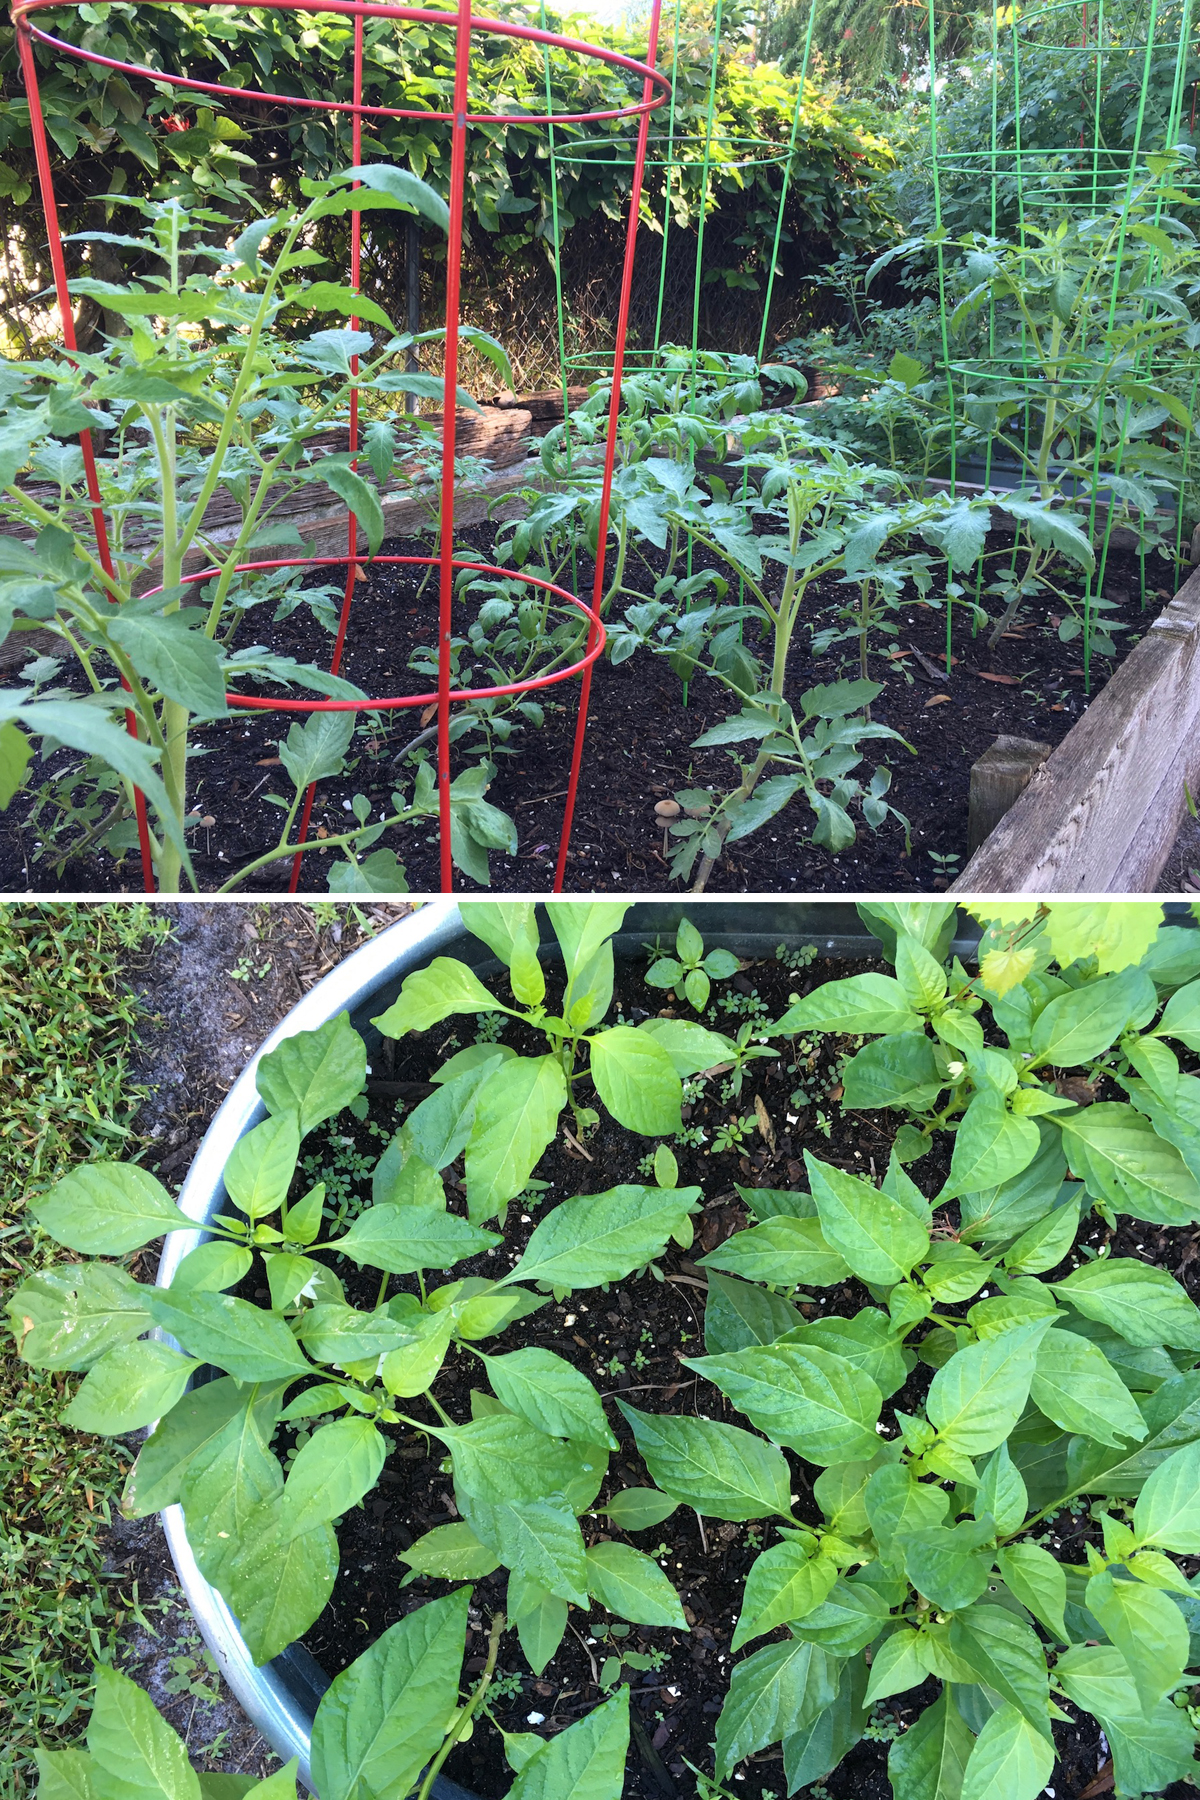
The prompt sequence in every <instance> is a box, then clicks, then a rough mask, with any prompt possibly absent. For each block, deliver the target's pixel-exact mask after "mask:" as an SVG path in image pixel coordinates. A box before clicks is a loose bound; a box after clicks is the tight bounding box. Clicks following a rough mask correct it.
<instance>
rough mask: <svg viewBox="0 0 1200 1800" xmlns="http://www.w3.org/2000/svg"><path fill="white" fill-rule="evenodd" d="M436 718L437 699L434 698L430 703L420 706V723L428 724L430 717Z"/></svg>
mask: <svg viewBox="0 0 1200 1800" xmlns="http://www.w3.org/2000/svg"><path fill="white" fill-rule="evenodd" d="M436 718H437V701H436V700H434V701H433V702H432V704H431V705H429V706H423V707H422V708H421V723H422V725H428V724H429V721H430V720H431V719H436Z"/></svg>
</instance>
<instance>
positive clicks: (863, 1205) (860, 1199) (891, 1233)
mask: <svg viewBox="0 0 1200 1800" xmlns="http://www.w3.org/2000/svg"><path fill="white" fill-rule="evenodd" d="M804 1161H805V1166H806V1167H807V1169H808V1177H809V1183H810V1186H811V1188H812V1196H813V1199H814V1200H815V1201H816V1203H817V1211H818V1213H819V1215H820V1220H821V1231H822V1233H823V1234H824V1236H825V1238H826V1240H827V1242H828V1243H830V1244H831V1245H832V1246H833V1248H834V1249H835V1250H837V1251H839V1252H840V1254H841V1255H842V1256H843V1257H844V1259H845V1261H846V1263H847V1264H848V1265H849V1267H850V1269H851V1271H852V1272H853V1273H854V1274H855V1275H857V1276H858V1277H859V1279H860V1280H861V1281H868V1282H872V1283H874V1284H875V1285H877V1286H879V1287H891V1286H893V1285H894V1284H895V1283H896V1282H897V1281H902V1280H903V1279H904V1277H905V1276H906V1275H907V1274H908V1272H909V1270H910V1269H911V1268H912V1266H913V1264H914V1263H916V1262H919V1261H920V1260H921V1259H922V1258H923V1257H924V1255H925V1253H926V1252H927V1250H928V1249H929V1233H928V1231H927V1230H926V1228H925V1226H924V1224H923V1223H922V1221H921V1219H920V1218H918V1217H916V1216H915V1215H914V1213H913V1212H912V1211H911V1210H910V1209H909V1208H908V1207H906V1206H903V1205H901V1204H900V1202H899V1201H897V1200H895V1199H893V1198H892V1197H891V1196H890V1195H888V1194H886V1193H881V1192H879V1191H878V1190H876V1188H875V1187H873V1186H872V1184H871V1183H870V1182H868V1181H862V1180H860V1179H859V1177H858V1176H857V1175H850V1174H847V1173H846V1172H845V1171H844V1170H842V1169H836V1168H834V1167H833V1166H832V1164H830V1163H823V1162H819V1161H818V1160H817V1158H816V1157H815V1156H813V1155H812V1153H811V1152H810V1151H808V1150H806V1151H805V1153H804ZM760 1229H761V1227H760Z"/></svg>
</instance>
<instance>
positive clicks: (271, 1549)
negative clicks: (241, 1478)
mask: <svg viewBox="0 0 1200 1800" xmlns="http://www.w3.org/2000/svg"><path fill="white" fill-rule="evenodd" d="M190 1535H191V1527H190V1525H189V1536H190ZM337 1572H338V1542H337V1538H336V1537H335V1535H334V1532H333V1527H332V1526H331V1525H318V1526H315V1527H314V1529H313V1530H312V1531H308V1532H305V1533H304V1535H303V1536H302V1537H297V1538H293V1539H291V1541H290V1542H289V1543H284V1544H281V1543H280V1541H279V1497H278V1496H277V1495H276V1496H275V1497H274V1499H271V1500H268V1501H266V1502H264V1503H263V1505H262V1506H261V1507H260V1508H258V1509H257V1510H256V1511H255V1512H254V1513H252V1514H251V1516H250V1520H249V1523H248V1526H247V1530H246V1541H245V1544H244V1547H243V1549H242V1551H241V1553H240V1554H238V1555H236V1556H235V1557H234V1558H233V1559H232V1561H231V1563H230V1564H228V1565H227V1566H225V1568H224V1569H223V1571H222V1576H221V1584H220V1585H221V1592H222V1594H223V1595H224V1597H225V1599H226V1600H228V1602H229V1604H230V1606H231V1607H232V1609H233V1611H234V1613H235V1614H236V1615H237V1621H238V1625H239V1626H240V1628H241V1633H242V1637H243V1638H244V1639H245V1642H246V1647H247V1649H248V1650H249V1651H250V1654H251V1656H252V1657H253V1658H254V1661H255V1663H256V1664H257V1665H258V1666H259V1667H260V1668H261V1667H262V1665H263V1663H267V1662H270V1661H271V1659H272V1657H275V1656H278V1655H279V1654H280V1652H281V1651H283V1650H286V1649H287V1647H288V1645H289V1644H294V1643H295V1642H296V1640H297V1638H300V1637H303V1635H304V1633H305V1632H306V1631H307V1630H308V1628H309V1626H310V1625H312V1624H313V1622H314V1621H315V1620H316V1619H318V1618H319V1617H320V1615H321V1614H322V1613H323V1612H324V1610H325V1607H326V1606H327V1605H328V1602H329V1596H330V1595H331V1594H332V1592H333V1584H334V1581H335V1580H336V1578H337Z"/></svg>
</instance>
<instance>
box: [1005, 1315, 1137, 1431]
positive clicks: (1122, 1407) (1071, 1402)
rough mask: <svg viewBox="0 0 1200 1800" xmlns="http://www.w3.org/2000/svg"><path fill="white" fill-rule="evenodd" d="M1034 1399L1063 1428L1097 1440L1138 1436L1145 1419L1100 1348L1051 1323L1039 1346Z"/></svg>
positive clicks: (1032, 1397)
mask: <svg viewBox="0 0 1200 1800" xmlns="http://www.w3.org/2000/svg"><path fill="white" fill-rule="evenodd" d="M1029 1398H1030V1399H1031V1400H1032V1401H1033V1404H1034V1405H1035V1406H1036V1407H1038V1408H1039V1409H1040V1410H1041V1411H1042V1412H1044V1413H1045V1415H1046V1417H1047V1418H1048V1419H1053V1421H1054V1423H1055V1424H1056V1425H1058V1426H1060V1427H1061V1429H1062V1430H1063V1431H1069V1432H1080V1433H1082V1435H1083V1436H1084V1437H1089V1438H1093V1439H1094V1440H1095V1441H1096V1442H1097V1443H1099V1444H1118V1443H1120V1441H1121V1439H1122V1438H1133V1439H1135V1440H1138V1441H1140V1440H1141V1439H1142V1438H1144V1437H1145V1435H1146V1424H1145V1421H1144V1419H1143V1418H1142V1415H1141V1413H1140V1412H1139V1411H1138V1409H1137V1407H1136V1405H1135V1404H1134V1401H1133V1397H1132V1395H1131V1394H1130V1392H1129V1389H1128V1388H1127V1387H1126V1386H1125V1383H1124V1382H1123V1381H1122V1380H1121V1377H1120V1376H1119V1375H1118V1374H1117V1372H1116V1370H1115V1369H1114V1368H1113V1367H1112V1365H1111V1364H1110V1363H1109V1361H1108V1358H1107V1357H1106V1356H1105V1354H1104V1352H1103V1351H1102V1350H1100V1349H1099V1348H1098V1347H1097V1346H1096V1345H1095V1344H1090V1343H1089V1342H1088V1340H1087V1339H1086V1338H1084V1337H1080V1336H1079V1334H1078V1333H1077V1332H1074V1331H1059V1330H1057V1329H1055V1327H1053V1326H1051V1328H1050V1330H1049V1331H1048V1332H1047V1333H1046V1335H1045V1337H1044V1338H1043V1339H1042V1341H1041V1343H1040V1344H1039V1345H1038V1353H1037V1371H1036V1373H1035V1374H1034V1377H1033V1382H1032V1384H1031V1386H1030V1390H1029Z"/></svg>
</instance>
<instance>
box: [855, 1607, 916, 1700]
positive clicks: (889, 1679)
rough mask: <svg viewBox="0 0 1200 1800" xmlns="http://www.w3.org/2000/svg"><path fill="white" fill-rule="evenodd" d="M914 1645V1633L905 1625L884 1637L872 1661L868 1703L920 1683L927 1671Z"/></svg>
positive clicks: (901, 1691) (906, 1690)
mask: <svg viewBox="0 0 1200 1800" xmlns="http://www.w3.org/2000/svg"><path fill="white" fill-rule="evenodd" d="M917 1645H918V1639H917V1634H916V1632H915V1631H912V1630H910V1629H909V1628H908V1627H907V1626H905V1627H903V1628H902V1629H901V1630H899V1631H894V1632H893V1633H892V1635H891V1637H889V1638H885V1639H884V1641H883V1643H882V1644H880V1646H879V1649H878V1650H877V1651H876V1652H875V1660H874V1662H873V1663H872V1664H871V1679H870V1681H869V1683H868V1684H867V1693H866V1700H865V1704H866V1705H867V1706H873V1705H874V1703H875V1701H876V1700H887V1699H889V1698H890V1697H891V1696H892V1695H893V1694H906V1693H907V1692H908V1690H909V1688H914V1687H919V1686H920V1685H921V1683H922V1682H923V1681H924V1680H925V1678H926V1676H927V1675H928V1673H929V1671H928V1669H927V1668H926V1667H925V1663H924V1661H923V1659H922V1658H921V1657H920V1656H918V1654H917Z"/></svg>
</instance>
